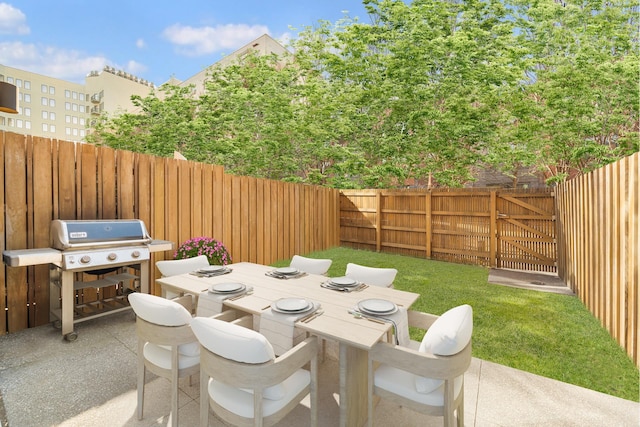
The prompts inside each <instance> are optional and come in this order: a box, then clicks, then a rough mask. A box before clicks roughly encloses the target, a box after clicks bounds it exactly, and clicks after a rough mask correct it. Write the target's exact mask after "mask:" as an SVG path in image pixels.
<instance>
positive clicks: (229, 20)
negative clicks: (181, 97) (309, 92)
mask: <svg viewBox="0 0 640 427" xmlns="http://www.w3.org/2000/svg"><path fill="white" fill-rule="evenodd" d="M344 11H348V16H349V17H351V18H355V17H358V18H359V20H360V21H362V22H370V20H369V17H368V15H367V14H366V12H365V9H364V7H363V5H362V0H342V1H338V0H262V1H260V0H235V1H234V0H231V1H223V0H217V1H216V0H209V1H206V0H181V1H158V2H147V1H136V0H97V1H96V0H94V1H83V0H23V1H2V0H0V64H2V65H6V66H10V67H14V68H19V69H23V70H27V71H31V72H35V73H39V74H43V75H47V76H51V77H56V78H59V79H64V80H69V81H74V82H78V83H84V77H85V75H86V74H87V73H89V72H90V71H92V70H102V68H103V67H104V66H105V65H109V66H112V67H115V68H116V69H121V70H124V71H127V72H129V73H132V74H134V75H136V76H138V77H141V78H144V79H146V80H149V81H151V82H153V83H156V84H162V83H164V82H165V81H167V80H168V79H169V78H170V77H172V76H175V77H176V78H178V79H180V80H185V79H187V78H189V77H191V76H193V75H194V74H196V73H198V72H199V71H201V70H202V69H204V68H205V67H207V66H209V65H211V64H213V63H214V62H216V61H218V60H219V59H221V58H222V57H223V56H224V55H225V54H229V53H231V52H233V51H235V50H236V49H238V48H239V47H241V46H243V45H245V44H246V43H248V42H250V41H252V40H254V39H255V38H257V37H259V36H261V35H263V34H265V33H266V34H269V35H270V36H271V37H273V38H275V39H276V40H279V41H281V42H283V44H286V40H288V39H289V38H295V37H296V36H297V34H298V32H299V31H301V30H302V29H303V28H304V27H306V26H316V25H317V24H318V21H319V20H328V21H331V22H333V23H335V22H336V21H338V20H339V19H341V18H343V17H344V16H345V13H344ZM291 27H293V29H291Z"/></svg>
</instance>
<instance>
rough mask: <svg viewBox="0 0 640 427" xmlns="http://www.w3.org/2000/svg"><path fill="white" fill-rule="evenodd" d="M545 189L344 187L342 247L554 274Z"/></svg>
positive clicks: (550, 206) (550, 198)
mask: <svg viewBox="0 0 640 427" xmlns="http://www.w3.org/2000/svg"><path fill="white" fill-rule="evenodd" d="M554 214H555V211H554V195H553V193H552V192H550V191H542V192H541V191H540V190H536V192H526V191H517V192H513V191H505V190H477V189H468V190H467V189H460V190H435V191H427V190H413V189H412V190H343V191H342V192H341V198H340V240H341V244H342V245H343V246H348V247H353V248H358V249H368V250H373V251H383V252H390V253H397V254H402V255H407V256H415V257H423V258H430V259H436V260H441V261H447V262H455V263H465V264H476V265H483V266H491V267H501V268H512V269H520V270H532V271H548V272H555V269H556V265H555V257H556V252H555V251H556V248H555V244H556V242H555V217H554Z"/></svg>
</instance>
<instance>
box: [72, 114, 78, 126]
mask: <svg viewBox="0 0 640 427" xmlns="http://www.w3.org/2000/svg"><path fill="white" fill-rule="evenodd" d="M72 123H73V124H74V125H77V124H78V117H77V116H73V117H72Z"/></svg>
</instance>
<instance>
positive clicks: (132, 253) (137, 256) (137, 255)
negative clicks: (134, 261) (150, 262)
mask: <svg viewBox="0 0 640 427" xmlns="http://www.w3.org/2000/svg"><path fill="white" fill-rule="evenodd" d="M131 256H132V257H133V258H140V251H133V252H131Z"/></svg>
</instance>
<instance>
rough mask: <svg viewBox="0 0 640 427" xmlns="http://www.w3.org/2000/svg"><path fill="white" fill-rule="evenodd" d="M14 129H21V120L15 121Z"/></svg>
mask: <svg viewBox="0 0 640 427" xmlns="http://www.w3.org/2000/svg"><path fill="white" fill-rule="evenodd" d="M16 127H17V128H20V129H22V120H21V119H17V120H16Z"/></svg>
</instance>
